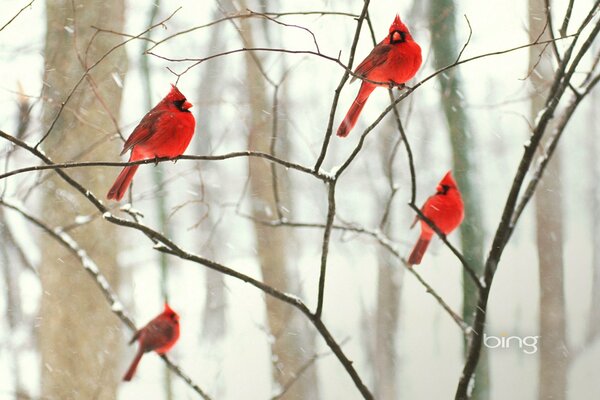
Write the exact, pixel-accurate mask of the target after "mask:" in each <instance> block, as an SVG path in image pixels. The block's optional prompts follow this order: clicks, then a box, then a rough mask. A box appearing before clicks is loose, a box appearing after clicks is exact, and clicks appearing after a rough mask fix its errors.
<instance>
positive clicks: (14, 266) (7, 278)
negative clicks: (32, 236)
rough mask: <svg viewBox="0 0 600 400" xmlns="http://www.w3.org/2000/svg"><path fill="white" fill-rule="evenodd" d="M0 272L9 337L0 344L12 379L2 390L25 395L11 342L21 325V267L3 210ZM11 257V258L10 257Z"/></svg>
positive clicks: (16, 356) (1, 216)
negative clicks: (9, 384)
mask: <svg viewBox="0 0 600 400" xmlns="http://www.w3.org/2000/svg"><path fill="white" fill-rule="evenodd" d="M0 241H1V243H2V246H0V271H1V273H2V281H3V282H2V283H3V285H4V299H3V300H4V304H5V305H6V315H5V318H4V319H3V322H2V324H4V323H6V325H8V330H9V332H10V334H9V335H5V339H6V341H7V343H2V345H0V346H1V347H3V348H5V349H9V351H8V353H10V354H9V359H10V369H11V375H12V377H13V383H12V385H13V386H12V387H10V386H8V385H7V386H5V389H4V390H7V391H14V392H15V393H16V394H17V396H18V395H19V394H23V395H25V394H26V392H25V390H24V388H23V386H22V383H23V382H22V379H21V371H20V369H19V361H20V360H19V357H20V349H19V348H17V347H16V346H15V343H14V342H12V338H13V333H14V334H18V328H19V326H20V325H21V324H22V323H23V320H22V319H23V313H22V310H21V291H20V290H19V275H20V271H21V265H19V262H18V261H17V257H14V256H13V254H11V251H10V249H11V248H14V247H13V246H15V243H14V242H13V240H12V237H11V234H10V232H9V231H8V224H7V221H6V218H5V216H4V210H0ZM11 256H12V257H11Z"/></svg>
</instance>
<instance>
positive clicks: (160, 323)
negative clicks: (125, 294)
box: [145, 319, 175, 350]
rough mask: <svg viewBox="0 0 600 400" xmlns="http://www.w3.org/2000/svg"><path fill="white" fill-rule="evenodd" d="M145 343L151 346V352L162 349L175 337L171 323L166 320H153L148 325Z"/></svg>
mask: <svg viewBox="0 0 600 400" xmlns="http://www.w3.org/2000/svg"><path fill="white" fill-rule="evenodd" d="M147 328H148V329H147V332H146V338H145V339H146V341H147V343H149V344H151V346H152V350H155V349H158V348H161V347H163V346H164V345H165V344H167V343H168V342H170V341H171V340H172V339H173V336H174V335H175V328H174V327H173V322H171V321H169V320H166V319H155V320H153V321H152V322H150V323H149V324H148V327H147Z"/></svg>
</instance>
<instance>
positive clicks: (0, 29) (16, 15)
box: [0, 0, 35, 32]
mask: <svg viewBox="0 0 600 400" xmlns="http://www.w3.org/2000/svg"><path fill="white" fill-rule="evenodd" d="M34 1H35V0H31V1H30V2H29V4H27V5H26V6H25V7H23V8H21V9H20V10H19V12H17V13H16V14H15V15H14V16H13V17H12V18H11V19H9V20H8V22H7V23H5V24H4V25H2V28H0V32H2V31H3V30H4V28H6V27H7V26H8V25H10V23H11V22H13V21H14V20H15V19H16V18H17V17H18V16H19V15H21V13H22V12H23V11H25V9H26V8H28V7H30V6H31V5H32V4H33V2H34Z"/></svg>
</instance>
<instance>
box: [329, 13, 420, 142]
mask: <svg viewBox="0 0 600 400" xmlns="http://www.w3.org/2000/svg"><path fill="white" fill-rule="evenodd" d="M421 61H422V60H421V47H419V45H418V44H417V43H416V42H415V41H414V40H413V38H412V36H411V35H410V32H409V31H408V28H407V27H406V25H404V24H403V23H402V21H400V17H399V16H398V15H396V19H394V22H393V23H392V26H390V33H389V35H388V36H387V37H386V38H385V39H383V40H382V41H381V42H380V43H379V44H378V45H377V46H375V48H374V49H373V50H372V51H371V54H369V55H368V56H367V58H365V59H364V61H363V62H361V63H360V65H359V66H358V67H356V71H354V73H355V74H356V75H358V76H359V77H360V78H365V79H368V80H369V81H371V82H368V81H363V82H362V85H361V86H360V90H359V91H358V95H357V96H356V99H355V100H354V103H352V106H350V109H349V110H348V113H347V114H346V117H345V118H344V120H343V121H342V123H341V124H340V127H339V128H338V130H337V135H338V136H340V137H346V136H348V133H350V131H351V130H352V128H354V125H355V124H356V120H358V116H359V115H360V112H361V111H362V109H363V107H364V106H365V103H366V102H367V99H368V98H369V95H370V94H371V92H372V91H373V90H375V88H376V87H377V86H386V87H393V86H400V85H404V83H405V82H407V81H408V80H410V78H412V77H413V76H415V74H416V73H417V70H418V69H419V67H420V66H421ZM354 80H356V77H353V78H352V80H351V81H350V82H351V83H352V82H354ZM373 82H377V83H373Z"/></svg>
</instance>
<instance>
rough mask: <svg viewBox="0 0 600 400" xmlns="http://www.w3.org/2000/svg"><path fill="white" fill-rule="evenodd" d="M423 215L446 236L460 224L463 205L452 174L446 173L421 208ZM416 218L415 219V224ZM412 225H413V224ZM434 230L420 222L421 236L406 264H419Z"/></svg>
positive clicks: (425, 223)
mask: <svg viewBox="0 0 600 400" xmlns="http://www.w3.org/2000/svg"><path fill="white" fill-rule="evenodd" d="M421 211H422V212H423V215H425V216H426V217H427V218H429V219H430V220H431V221H432V222H433V223H434V224H435V226H437V227H438V228H439V230H440V231H441V232H442V233H444V234H445V235H448V234H449V233H450V232H452V231H453V230H454V229H456V228H457V227H458V226H459V225H460V223H461V222H462V220H463V218H464V216H465V214H464V204H463V201H462V196H461V195H460V191H459V190H458V186H456V182H455V181H454V178H452V172H451V171H448V172H447V173H446V175H445V176H444V177H443V178H442V180H441V181H440V183H438V186H437V189H436V193H435V194H434V195H433V196H430V197H429V198H428V199H427V201H426V202H425V204H424V205H423V207H422V208H421ZM417 219H418V217H417V218H416V219H415V223H416V222H417ZM413 225H414V224H413ZM434 233H435V232H434V230H433V229H431V227H430V226H429V225H428V224H427V222H425V221H423V220H422V221H421V236H420V237H419V240H418V241H417V244H416V245H415V247H414V248H413V250H412V252H411V253H410V256H409V257H408V264H409V265H415V264H420V263H421V259H422V258H423V255H424V254H425V251H426V250H427V246H429V242H430V241H431V238H432V237H433V234H434Z"/></svg>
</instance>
